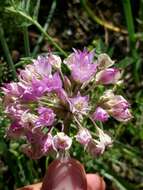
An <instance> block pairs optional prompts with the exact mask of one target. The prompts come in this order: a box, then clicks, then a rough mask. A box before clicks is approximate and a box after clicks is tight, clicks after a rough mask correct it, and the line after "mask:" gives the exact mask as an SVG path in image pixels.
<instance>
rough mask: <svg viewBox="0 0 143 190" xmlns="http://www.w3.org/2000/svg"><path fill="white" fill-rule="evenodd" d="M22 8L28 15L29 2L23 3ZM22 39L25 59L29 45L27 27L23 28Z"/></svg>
mask: <svg viewBox="0 0 143 190" xmlns="http://www.w3.org/2000/svg"><path fill="white" fill-rule="evenodd" d="M22 8H23V9H25V11H26V12H27V13H28V12H29V8H30V0H28V1H23V5H22ZM23 38H24V49H25V55H26V56H27V57H29V56H30V43H29V33H28V26H24V27H23Z"/></svg>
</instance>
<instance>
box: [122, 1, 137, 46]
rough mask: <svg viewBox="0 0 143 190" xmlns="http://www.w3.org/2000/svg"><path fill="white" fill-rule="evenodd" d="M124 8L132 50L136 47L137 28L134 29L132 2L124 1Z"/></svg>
mask: <svg viewBox="0 0 143 190" xmlns="http://www.w3.org/2000/svg"><path fill="white" fill-rule="evenodd" d="M122 2H123V7H124V13H125V18H126V23H127V28H128V33H129V40H130V45H131V47H132V48H134V46H135V37H134V36H135V28H134V22H133V15H132V9H131V3H130V0H122Z"/></svg>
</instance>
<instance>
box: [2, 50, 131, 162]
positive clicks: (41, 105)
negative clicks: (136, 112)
mask: <svg viewBox="0 0 143 190" xmlns="http://www.w3.org/2000/svg"><path fill="white" fill-rule="evenodd" d="M113 65H114V61H112V60H111V58H110V57H109V56H108V55H107V54H99V55H97V54H96V53H95V52H94V51H91V52H88V51H87V50H83V51H79V50H74V52H73V53H72V54H70V55H69V56H68V57H67V58H66V59H65V60H63V61H62V60H61V58H60V57H59V56H57V55H54V54H52V53H49V54H47V55H42V56H39V57H38V58H37V59H36V60H33V63H32V64H29V65H27V66H26V67H25V69H23V70H20V71H19V74H18V82H11V83H8V84H5V85H4V86H3V87H2V90H3V93H4V106H5V112H6V113H7V114H8V116H9V118H10V119H11V125H10V126H9V128H8V130H7V137H9V138H14V139H18V138H23V139H24V140H25V142H26V144H24V145H23V146H22V150H23V152H24V153H25V154H26V155H27V156H29V157H31V158H33V159H38V158H40V157H41V156H44V155H47V154H51V153H53V152H58V153H59V152H62V153H65V152H67V151H68V150H69V149H70V147H71V145H72V140H73V139H74V136H72V135H73V134H72V133H71V132H70V128H71V127H72V126H73V125H71V124H74V126H76V129H77V134H76V135H75V139H76V141H78V142H79V143H80V144H81V145H83V146H84V148H85V149H86V150H87V151H89V152H90V153H91V154H92V155H93V156H98V155H101V154H102V153H103V152H104V150H105V149H106V147H109V146H111V145H112V139H111V137H110V136H109V135H108V134H106V133H105V132H104V131H103V130H102V129H101V128H100V127H99V126H98V123H99V121H100V122H105V121H107V120H108V119H110V117H113V118H115V119H116V120H118V121H119V122H126V121H128V120H130V119H131V118H132V115H131V113H130V110H129V108H130V105H129V103H128V102H127V100H125V99H124V98H123V97H122V96H121V95H116V94H114V90H112V89H114V88H113V87H114V86H115V85H117V83H118V82H119V80H120V78H121V72H120V70H119V69H117V68H114V67H111V66H113ZM63 67H66V68H68V71H69V72H68V73H66V72H63V70H62V68H63ZM99 85H104V86H105V87H106V88H107V90H105V91H104V92H103V94H102V96H101V97H98V98H97V102H95V100H94V101H93V99H92V98H91V95H92V93H91V92H90V91H93V90H95V91H97V90H98V86H99ZM93 92H94V91H93ZM93 102H94V103H93ZM84 118H89V119H90V121H91V122H92V124H93V125H94V127H96V135H94V136H96V138H95V137H94V138H93V137H92V135H91V132H90V131H89V130H88V126H84V124H83V123H84V122H83V120H84Z"/></svg>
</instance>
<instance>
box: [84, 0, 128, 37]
mask: <svg viewBox="0 0 143 190" xmlns="http://www.w3.org/2000/svg"><path fill="white" fill-rule="evenodd" d="M80 3H81V5H82V6H83V8H84V9H85V11H86V13H87V14H88V15H89V17H90V18H91V19H92V20H93V21H94V22H96V23H97V24H99V25H101V26H103V27H105V28H107V29H109V30H111V31H114V32H121V33H123V34H127V31H126V30H124V29H121V28H119V27H117V26H114V25H113V24H111V23H109V22H107V21H104V20H102V19H100V18H99V17H98V16H97V15H96V14H95V12H93V11H92V9H91V8H90V7H89V5H88V1H87V0H80Z"/></svg>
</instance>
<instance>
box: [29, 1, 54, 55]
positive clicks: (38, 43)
mask: <svg viewBox="0 0 143 190" xmlns="http://www.w3.org/2000/svg"><path fill="white" fill-rule="evenodd" d="M56 4H57V3H56V1H53V3H52V5H51V9H50V12H49V15H48V18H47V21H46V23H45V25H44V27H43V29H44V31H45V32H46V31H47V30H48V27H49V24H50V22H51V19H52V17H53V14H54V11H55V9H56ZM43 39H44V35H41V36H40V37H39V38H38V40H37V45H36V46H35V48H34V50H33V53H32V55H33V56H35V55H36V53H37V52H38V50H39V48H40V44H41V42H42V41H43Z"/></svg>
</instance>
